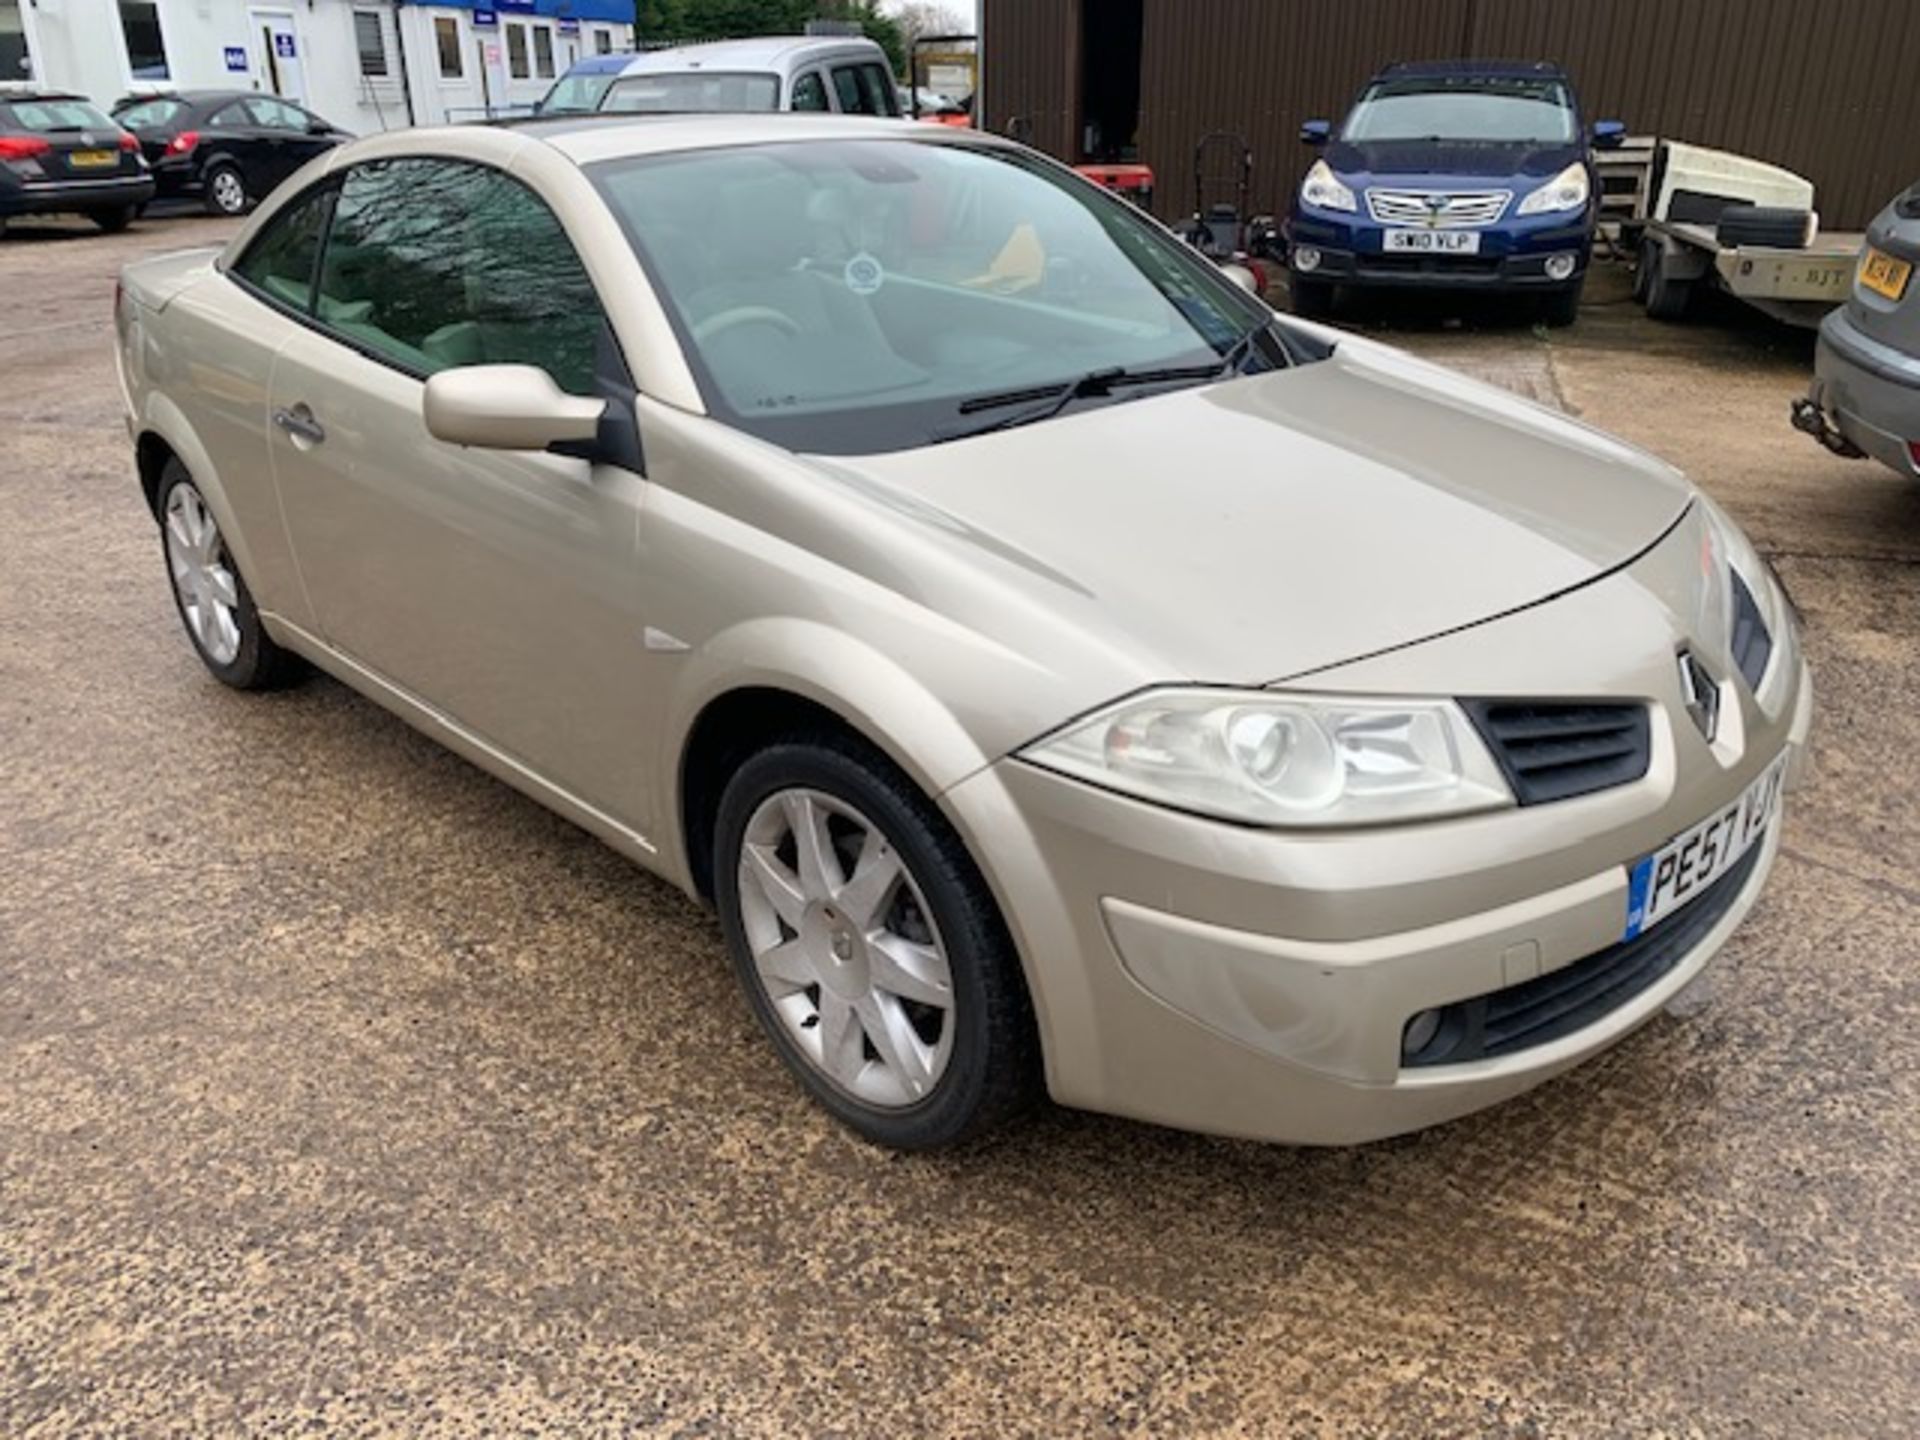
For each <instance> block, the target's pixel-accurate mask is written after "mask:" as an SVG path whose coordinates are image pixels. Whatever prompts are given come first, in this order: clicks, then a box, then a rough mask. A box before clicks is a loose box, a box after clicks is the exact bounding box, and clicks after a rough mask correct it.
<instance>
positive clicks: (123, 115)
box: [113, 90, 353, 215]
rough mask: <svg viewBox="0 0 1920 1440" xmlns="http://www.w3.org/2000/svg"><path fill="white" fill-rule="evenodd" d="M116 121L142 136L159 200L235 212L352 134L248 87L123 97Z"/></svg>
mask: <svg viewBox="0 0 1920 1440" xmlns="http://www.w3.org/2000/svg"><path fill="white" fill-rule="evenodd" d="M113 114H114V118H115V119H116V120H118V121H119V122H120V123H121V124H122V125H124V126H126V127H127V128H128V129H129V130H131V131H133V133H134V134H136V135H138V136H139V137H140V145H141V148H142V149H143V150H144V151H145V152H146V157H147V163H148V164H149V165H151V166H152V167H153V178H154V181H155V183H156V184H157V185H158V186H159V193H160V198H161V199H167V198H170V197H174V196H191V197H194V198H196V199H199V200H201V201H203V202H204V203H205V204H206V207H207V210H208V211H209V212H210V213H211V214H214V215H241V214H244V213H246V211H247V209H248V208H249V207H250V206H252V205H254V204H255V203H257V202H258V201H260V200H262V199H264V198H265V197H266V195H267V194H268V193H269V192H270V191H272V189H273V187H274V186H276V185H278V184H279V183H280V182H281V181H282V180H284V179H286V178H287V177H288V176H289V175H291V174H292V173H293V172H294V171H296V170H298V169H299V168H300V167H301V166H302V165H304V164H306V163H307V161H309V160H311V159H312V158H313V157H314V156H316V155H318V154H321V153H322V152H323V151H327V150H331V149H332V148H333V147H334V146H336V145H338V144H340V143H341V142H342V141H345V140H351V139H352V138H353V137H352V136H351V135H349V134H348V133H347V132H346V131H345V130H341V129H338V128H337V127H335V126H333V125H330V124H328V123H327V122H326V121H325V120H322V119H321V118H320V117H319V116H318V115H315V114H314V113H313V112H312V111H310V110H303V109H301V108H300V107H299V106H298V105H295V104H294V103H293V102H291V101H289V100H282V99H280V98H279V97H278V96H275V95H260V94H256V93H254V92H253V91H250V90H183V91H181V92H180V93H178V94H174V95H149V96H129V97H128V98H127V99H125V100H122V101H121V102H120V103H119V104H118V105H116V106H114V109H113Z"/></svg>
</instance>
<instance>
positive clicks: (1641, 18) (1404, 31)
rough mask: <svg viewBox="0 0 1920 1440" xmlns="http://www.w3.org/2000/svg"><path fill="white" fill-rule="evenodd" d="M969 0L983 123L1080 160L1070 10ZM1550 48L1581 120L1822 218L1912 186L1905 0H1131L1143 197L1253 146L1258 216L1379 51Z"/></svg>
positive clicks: (1912, 27)
mask: <svg viewBox="0 0 1920 1440" xmlns="http://www.w3.org/2000/svg"><path fill="white" fill-rule="evenodd" d="M1101 3H1102V0H982V8H983V10H984V11H985V16H984V19H983V34H984V37H985V49H986V62H985V95H986V119H987V123H988V124H989V125H990V127H991V128H993V129H995V130H999V131H1005V130H1006V128H1007V125H1008V122H1009V121H1010V120H1012V119H1013V118H1015V117H1022V118H1023V119H1024V120H1025V121H1026V122H1027V123H1028V124H1029V125H1030V126H1031V128H1032V142H1033V143H1034V144H1036V145H1038V146H1040V148H1042V149H1044V150H1047V151H1049V152H1050V153H1052V154H1056V155H1060V156H1062V157H1064V158H1068V159H1076V160H1077V159H1079V158H1080V156H1079V154H1078V153H1077V149H1075V148H1074V147H1076V146H1077V144H1078V140H1077V137H1076V131H1077V129H1078V117H1077V110H1078V103H1079V97H1078V81H1077V78H1076V77H1077V75H1078V73H1079V61H1078V53H1077V52H1078V46H1079V36H1080V23H1081V22H1080V12H1081V8H1082V6H1085V7H1086V8H1087V10H1088V11H1089V12H1090V15H1091V23H1094V24H1098V23H1099V11H1100V7H1101ZM1462 55H1478V56H1502V57H1510V58H1524V59H1543V60H1553V61H1556V62H1558V63H1559V64H1561V65H1563V66H1565V67H1566V69H1567V70H1568V72H1569V73H1570V74H1571V75H1572V76H1573V79H1574V83H1575V84H1576V85H1577V86H1578V87H1579V90H1580V96H1581V101H1582V104H1583V105H1584V106H1585V108H1586V111H1587V114H1588V118H1590V119H1601V118H1605V119H1620V120H1624V121H1625V122H1626V123H1627V126H1628V128H1629V129H1631V130H1632V131H1633V132H1634V133H1636V134H1654V135H1663V136H1671V137H1673V138H1676V139H1684V140H1692V141H1695V142H1697V143H1700V144H1705V145H1716V146H1720V147H1722V148H1725V149H1729V150H1737V151H1740V152H1742V153H1744V154H1749V155H1755V156H1758V157H1760V158H1762V159H1766V160H1771V161H1774V162H1775V163H1777V164H1781V165H1785V166H1787V167H1788V168H1789V169H1792V170H1797V171H1799V172H1800V173H1802V174H1804V175H1806V176H1808V177H1809V178H1810V179H1811V180H1812V181H1813V182H1814V184H1815V186H1816V187H1817V189H1818V195H1819V200H1818V204H1819V207H1820V210H1821V213H1822V217H1823V219H1824V221H1825V223H1826V224H1828V225H1829V226H1835V227H1857V226H1859V225H1862V224H1864V223H1865V222H1866V220H1867V219H1868V218H1869V217H1871V216H1872V215H1873V213H1874V212H1875V211H1877V210H1878V209H1879V208H1880V207H1881V206H1882V205H1884V204H1885V203H1886V202H1887V200H1889V199H1890V198H1891V197H1892V196H1893V195H1894V193H1895V192H1897V191H1898V190H1900V189H1902V188H1904V187H1905V186H1907V185H1909V184H1911V183H1912V182H1913V181H1914V180H1915V179H1916V178H1920V0H1846V3H1844V4H1835V5H1808V4H1806V3H1805V0H1146V33H1145V39H1144V45H1143V59H1142V66H1141V71H1142V73H1141V102H1140V110H1141V114H1140V131H1139V136H1138V138H1139V142H1140V149H1141V158H1142V159H1143V160H1144V161H1145V162H1146V163H1147V164H1149V165H1151V166H1152V167H1153V168H1154V170H1155V172H1156V174H1157V176H1158V178H1159V203H1158V207H1157V208H1158V209H1160V211H1161V212H1162V213H1163V214H1174V213H1179V212H1182V211H1184V210H1186V209H1187V208H1189V207H1190V205H1191V203H1192V188H1193V182H1192V170H1193V146H1194V142H1195V141H1196V140H1197V139H1198V138H1199V137H1200V136H1201V135H1203V134H1204V133H1206V132H1207V131H1209V130H1214V129H1227V130H1238V131H1241V132H1242V133H1244V134H1245V135H1246V136H1247V138H1248V140H1249V141H1251V142H1252V144H1253V149H1254V157H1255V163H1256V171H1255V194H1254V203H1255V208H1257V209H1270V210H1280V209H1284V208H1285V204H1286V197H1287V195H1288V194H1289V192H1290V191H1291V188H1292V186H1293V184H1294V183H1295V181H1296V180H1297V179H1298V177H1299V175H1300V173H1301V171H1302V170H1304V169H1305V167H1306V164H1307V158H1306V152H1305V150H1304V149H1303V147H1301V145H1300V144H1299V143H1298V141H1297V139H1296V138H1295V136H1296V133H1297V131H1298V130H1299V126H1300V122H1301V121H1302V120H1306V119H1310V118H1313V117H1315V116H1326V117H1330V118H1337V117H1338V116H1339V114H1340V113H1341V111H1342V110H1344V109H1345V107H1346V105H1347V103H1348V102H1349V101H1350V100H1351V99H1352V97H1353V93H1354V91H1355V90H1356V89H1358V87H1359V86H1360V85H1361V83H1362V82H1364V81H1365V80H1366V78H1367V77H1368V75H1370V74H1371V73H1372V72H1373V71H1374V70H1375V69H1377V68H1378V67H1379V66H1380V65H1383V64H1385V63H1386V62H1388V61H1389V60H1419V59H1433V58H1440V57H1446V56H1462Z"/></svg>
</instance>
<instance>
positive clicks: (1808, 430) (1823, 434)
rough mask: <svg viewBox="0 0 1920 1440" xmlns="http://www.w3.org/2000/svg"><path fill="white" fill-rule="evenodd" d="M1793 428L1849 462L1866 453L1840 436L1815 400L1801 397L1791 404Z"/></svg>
mask: <svg viewBox="0 0 1920 1440" xmlns="http://www.w3.org/2000/svg"><path fill="white" fill-rule="evenodd" d="M1792 414H1793V428H1794V429H1796V430H1799V431H1802V432H1803V433H1805V434H1808V435H1811V436H1812V437H1813V438H1814V439H1816V440H1818V441H1819V442H1820V443H1821V444H1822V445H1824V446H1826V447H1827V449H1829V450H1831V451H1832V452H1833V453H1834V454H1836V455H1843V456H1845V457H1846V458H1847V459H1849V460H1858V459H1860V458H1861V456H1863V455H1865V454H1866V452H1865V451H1864V450H1862V449H1861V448H1860V447H1859V446H1858V445H1856V444H1854V443H1853V442H1852V441H1851V440H1849V439H1847V437H1846V436H1844V435H1842V434H1841V433H1840V432H1839V431H1838V430H1837V429H1835V428H1834V424H1833V422H1832V421H1831V420H1829V419H1828V418H1827V412H1826V411H1825V410H1824V409H1823V408H1822V407H1821V405H1820V403H1819V402H1818V401H1817V400H1812V399H1809V398H1808V397H1806V396H1804V395H1803V396H1801V397H1800V398H1799V399H1798V400H1796V401H1794V402H1793V407H1792Z"/></svg>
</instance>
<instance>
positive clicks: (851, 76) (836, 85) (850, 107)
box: [833, 65, 865, 115]
mask: <svg viewBox="0 0 1920 1440" xmlns="http://www.w3.org/2000/svg"><path fill="white" fill-rule="evenodd" d="M833 90H834V94H836V95H837V96H839V98H840V109H841V111H842V113H844V114H847V115H860V114H864V113H865V112H864V111H862V110H861V108H860V73H859V71H857V70H856V69H854V67H853V66H851V65H836V66H835V67H834V70H833Z"/></svg>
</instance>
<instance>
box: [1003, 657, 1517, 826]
mask: <svg viewBox="0 0 1920 1440" xmlns="http://www.w3.org/2000/svg"><path fill="white" fill-rule="evenodd" d="M1020 753H1021V756H1022V758H1024V759H1027V760H1030V761H1032V762H1033V763H1034V764H1036V765H1044V766H1046V767H1047V768H1049V769H1052V770H1058V771H1060V772H1061V773H1063V774H1066V775H1072V776H1075V777H1077V778H1079V779H1081V780H1086V781H1089V782H1090V783H1092V784H1095V785H1101V786H1105V787H1106V788H1107V789H1109V790H1118V791H1120V792H1121V793H1122V794H1126V795H1133V796H1136V797H1138V798H1139V799H1142V800H1152V801H1155V802H1157V803H1159V804H1162V805H1170V806H1173V807H1174V808H1176V809H1180V810H1192V811H1197V812H1198V813H1200V814H1203V815H1214V816H1218V817H1219V818H1221V819H1223V820H1237V821H1241V822H1243V823H1247V824H1255V825H1277V826H1295V825H1302V826H1305V825H1312V826H1320V825H1364V824H1378V823H1383V822H1391V821H1398V820H1411V819H1425V818H1429V817H1431V816H1436V815H1459V814H1464V813H1466V812H1468V811H1473V810H1491V809H1495V808H1498V807H1500V806H1503V805H1511V804H1512V803H1513V795H1512V792H1511V791H1510V790H1509V789H1508V788H1507V784H1506V781H1505V780H1504V779H1503V778H1502V777H1501V774H1500V770H1499V767H1498V766H1496V765H1495V764H1494V762H1493V759H1492V757H1491V756H1489V755H1488V754H1487V750H1486V746H1485V745H1483V744H1482V743H1481V740H1480V737H1479V735H1478V734H1477V733H1476V732H1475V731H1474V729H1473V726H1472V725H1471V724H1470V723H1469V722H1468V721H1467V719H1466V717H1465V716H1464V715H1462V714H1461V712H1460V710H1459V707H1458V706H1456V705H1455V704H1454V703H1453V702H1452V701H1450V700H1374V699H1363V698H1351V699H1350V698H1347V697H1345V696H1305V695H1289V694H1286V693H1284V692H1280V691H1266V690H1200V689H1168V690H1155V691H1150V692H1148V693H1146V694H1143V695H1136V696H1133V697H1131V698H1130V699H1126V700H1122V701H1121V702H1119V703H1118V704H1116V705H1113V706H1111V707H1109V708H1108V709H1106V710H1103V711H1101V712H1099V713H1098V714H1096V715H1094V716H1092V717H1091V718H1089V719H1084V720H1077V721H1075V722H1074V723H1073V724H1071V725H1069V726H1067V727H1066V728H1065V729H1063V730H1059V731H1056V732H1055V733H1054V734H1052V735H1049V736H1047V737H1046V738H1045V739H1042V740H1038V741H1035V742H1034V743H1033V744H1032V745H1030V746H1028V747H1027V748H1026V749H1025V750H1023V751H1021V752H1020Z"/></svg>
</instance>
